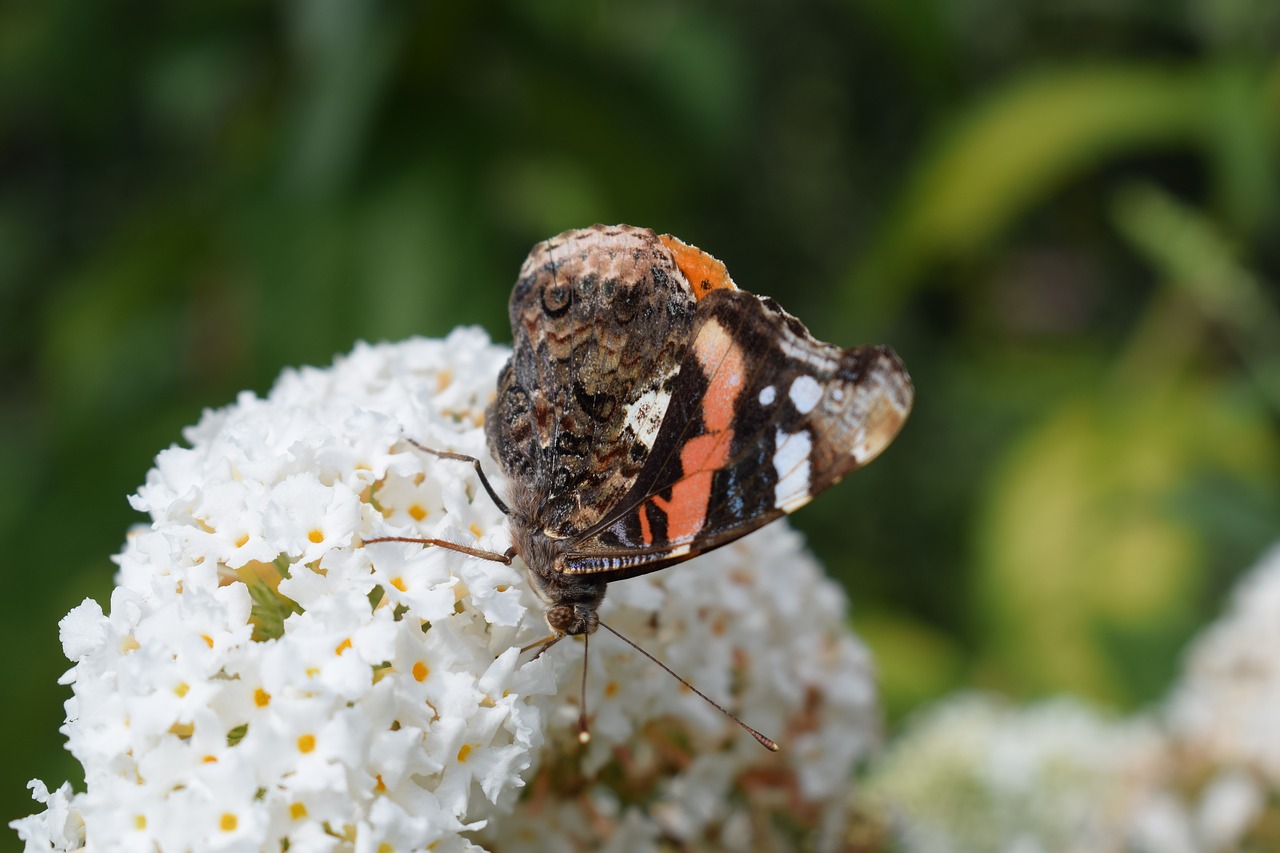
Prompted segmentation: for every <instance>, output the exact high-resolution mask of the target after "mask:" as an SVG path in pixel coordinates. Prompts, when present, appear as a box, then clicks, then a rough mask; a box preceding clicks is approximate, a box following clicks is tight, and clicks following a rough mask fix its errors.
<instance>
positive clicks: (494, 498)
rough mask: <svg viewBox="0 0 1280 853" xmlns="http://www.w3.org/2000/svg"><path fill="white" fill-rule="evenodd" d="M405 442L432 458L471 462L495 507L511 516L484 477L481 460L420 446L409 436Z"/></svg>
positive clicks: (503, 502) (462, 454)
mask: <svg viewBox="0 0 1280 853" xmlns="http://www.w3.org/2000/svg"><path fill="white" fill-rule="evenodd" d="M404 438H405V441H407V442H409V443H410V444H412V445H413V446H414V447H416V448H418V449H419V450H421V451H422V452H423V453H430V454H431V455H432V456H438V457H440V458H441V459H454V460H456V461H458V462H470V463H471V467H473V468H475V469H476V475H477V476H479V477H480V485H482V486H484V490H485V491H486V492H488V493H489V499H490V500H492V501H493V505H494V506H496V507H497V508H498V509H499V510H501V511H502V514H503V515H511V510H510V509H508V508H507V504H506V502H505V501H503V500H502V498H500V497H498V493H497V492H495V491H494V490H493V486H491V485H490V484H489V478H488V477H486V476H485V475H484V469H483V468H481V467H480V460H479V459H477V458H475V457H474V456H468V455H466V454H465V453H453V452H452V451H449V450H434V449H432V448H430V447H427V446H426V445H425V444H419V443H418V442H417V441H414V440H413V439H412V438H409V436H407V435H406V436H405V437H404Z"/></svg>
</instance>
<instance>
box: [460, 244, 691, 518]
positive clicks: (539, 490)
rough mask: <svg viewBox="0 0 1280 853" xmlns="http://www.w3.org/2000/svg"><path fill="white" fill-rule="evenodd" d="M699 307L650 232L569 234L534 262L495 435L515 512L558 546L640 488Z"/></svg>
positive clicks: (493, 410) (517, 296)
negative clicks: (638, 483) (635, 487)
mask: <svg viewBox="0 0 1280 853" xmlns="http://www.w3.org/2000/svg"><path fill="white" fill-rule="evenodd" d="M695 305H696V302H695V300H694V297H693V293H692V291H691V289H690V287H689V285H688V283H687V282H686V280H685V279H684V277H683V275H682V274H681V273H680V271H679V269H678V267H677V265H676V263H675V259H674V258H673V256H672V253H671V252H670V251H669V250H668V248H667V246H666V245H664V243H663V242H662V240H661V239H660V238H659V237H657V236H656V235H655V234H654V233H653V232H652V231H650V230H648V229H645V228H632V227H629V226H614V227H605V226H596V227H595V228H590V229H584V230H580V231H570V232H566V233H564V234H561V235H560V236H558V237H556V238H553V239H552V240H548V241H546V242H544V243H540V244H538V245H537V246H535V247H534V249H533V251H532V252H531V253H530V255H529V258H528V259H527V260H526V261H525V264H524V266H523V267H522V268H521V270H520V277H519V280H518V281H517V283H516V286H515V290H514V291H513V293H512V295H511V303H510V315H511V329H512V333H513V336H514V339H515V340H514V343H513V352H512V355H511V360H510V361H509V362H508V363H507V365H506V367H505V368H504V369H503V371H502V373H501V374H500V376H499V378H498V394H497V397H496V399H495V401H494V403H493V404H492V406H491V407H490V410H489V412H488V415H487V417H486V430H487V433H488V441H489V447H490V451H491V452H492V453H493V455H494V458H496V459H497V460H498V462H499V464H500V466H501V467H502V468H503V470H504V472H505V473H506V475H507V478H508V480H509V482H510V483H511V484H512V489H513V491H512V494H511V499H512V504H513V510H514V511H515V512H516V513H518V514H519V515H520V516H521V517H523V518H527V519H532V520H535V521H536V524H537V526H538V527H539V528H540V529H541V531H542V532H544V533H545V534H546V535H547V536H548V537H550V538H551V539H557V540H565V539H574V538H575V537H577V536H578V535H580V533H581V532H582V531H584V530H587V529H588V528H590V527H592V526H594V525H595V524H596V523H598V522H599V521H600V518H601V517H602V514H603V513H605V512H607V511H608V510H610V509H611V508H613V507H615V506H616V505H617V504H618V501H619V500H620V499H622V497H623V496H624V495H626V494H627V493H628V492H629V491H631V488H632V486H633V484H634V481H635V478H636V475H637V474H639V473H640V471H641V469H642V467H643V466H644V464H645V461H646V460H647V459H648V458H649V455H650V447H651V446H652V444H653V442H654V440H655V438H656V437H657V433H658V428H659V426H660V424H661V423H662V420H663V417H664V415H665V412H666V407H667V403H668V401H669V399H670V391H671V388H672V385H673V384H674V382H675V381H676V368H677V366H678V365H679V364H680V360H681V356H682V354H683V353H684V351H685V349H686V347H687V346H688V341H689V333H690V330H691V328H692V326H693V323H694V318H695ZM535 489H536V491H535Z"/></svg>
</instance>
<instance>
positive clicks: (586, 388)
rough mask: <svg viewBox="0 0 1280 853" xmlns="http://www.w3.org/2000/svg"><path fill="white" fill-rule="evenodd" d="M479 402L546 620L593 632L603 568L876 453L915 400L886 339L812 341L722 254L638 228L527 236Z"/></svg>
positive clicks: (672, 551) (721, 526)
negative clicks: (501, 359)
mask: <svg viewBox="0 0 1280 853" xmlns="http://www.w3.org/2000/svg"><path fill="white" fill-rule="evenodd" d="M510 318H511V327H512V333H513V337H514V342H513V348H512V355H511V359H510V360H509V361H508V363H507V364H506V366H505V367H504V368H503V370H502V373H501V374H500V376H499V380H498V392H497V396H496V398H495V400H494V402H493V403H492V404H491V406H490V407H489V410H488V412H487V413H486V422H485V429H486V432H487V438H488V443H489V448H490V451H491V453H492V454H493V456H494V458H495V459H496V460H497V461H498V464H499V465H500V467H501V468H502V470H503V472H504V473H505V474H506V476H507V481H508V484H509V488H508V498H509V501H508V504H509V514H510V527H511V534H512V544H513V551H514V552H515V553H516V554H519V555H520V556H521V557H522V558H523V559H524V561H525V563H526V565H527V566H528V567H529V571H530V574H531V576H532V578H533V581H534V586H535V589H536V590H537V592H538V594H539V595H540V596H541V597H542V598H543V600H544V602H545V603H546V604H547V605H548V609H547V622H548V624H549V625H550V627H551V629H552V631H553V632H554V634H555V635H556V636H563V635H571V636H572V635H579V634H590V633H592V632H594V631H595V630H596V627H597V625H598V623H599V620H598V617H597V615H596V611H597V609H598V607H599V606H600V603H601V602H602V601H603V599H604V595H605V590H606V588H607V585H608V584H609V583H611V582H613V581H617V580H622V579H624V578H629V577H634V576H637V575H641V574H646V573H648V572H651V571H655V570H657V569H660V568H663V567H666V566H669V565H672V564H674V563H678V562H681V561H683V560H687V559H690V558H692V557H695V556H697V555H698V554H701V553H704V552H705V551H707V550H710V549H712V548H715V547H718V546H720V545H723V544H726V543H728V542H731V541H733V540H734V539H736V538H738V537H740V536H743V535H745V534H747V533H749V532H751V531H752V530H755V529H757V528H758V527H760V526H762V525H763V524H766V523H768V522H769V521H772V520H773V519H775V518H778V517H780V516H782V515H784V514H787V513H790V512H792V511H794V510H795V509H798V508H799V507H800V506H803V505H804V504H805V503H807V502H808V501H809V500H810V499H811V498H812V497H813V496H814V495H815V494H817V493H818V492H819V491H821V490H823V489H825V488H827V487H828V486H830V485H832V484H834V483H835V482H837V481H839V480H840V479H841V478H842V477H843V476H844V475H845V474H847V473H849V472H850V471H852V470H854V469H855V468H857V467H860V466H861V465H864V464H866V463H867V462H869V461H870V460H871V459H872V458H874V457H875V456H876V455H877V454H878V453H879V452H880V451H881V450H882V449H883V448H884V447H885V446H887V445H888V443H889V442H890V441H891V440H892V439H893V437H894V436H895V435H896V434H897V432H898V430H899V429H900V428H901V425H902V423H903V421H904V420H905V419H906V417H907V414H908V412H909V411H910V407H911V401H912V395H913V391H912V387H911V382H910V379H909V377H908V376H907V373H906V370H905V369H904V368H903V366H902V363H901V362H900V361H899V360H898V358H897V356H896V355H894V353H893V352H892V350H890V349H888V348H887V347H853V348H849V349H841V348H839V347H835V346H831V345H829V344H824V343H821V342H819V341H816V340H815V339H813V338H812V337H811V336H810V335H809V333H808V331H807V329H805V327H804V326H803V325H802V324H801V323H800V321H798V320H796V319H795V318H794V317H792V316H791V315H789V314H787V313H786V312H785V311H783V310H782V309H781V308H780V307H779V306H778V305H777V303H776V302H774V301H773V300H772V299H769V298H767V297H760V296H756V295H754V294H751V293H747V292H745V291H742V290H739V289H737V287H736V286H735V285H734V283H733V281H732V279H731V278H730V277H729V275H728V273H727V271H725V268H724V266H723V265H722V264H721V263H720V262H719V261H717V260H716V259H714V258H712V257H711V256H710V255H708V254H706V253H704V252H702V251H701V250H699V249H696V248H694V247H692V246H688V245H686V244H684V243H682V242H680V241H679V240H676V239H675V238H673V237H670V236H665V235H664V236H658V235H656V234H655V233H654V232H652V231H650V230H648V229H643V228H634V227H630V226H624V225H620V226H595V227H593V228H588V229H582V230H577V231H569V232H565V233H564V234H561V235H559V236H558V237H554V238H552V239H550V240H547V241H545V242H543V243H540V244H538V245H537V246H535V247H534V249H533V250H532V252H531V253H530V255H529V257H528V259H527V260H526V261H525V263H524V265H523V267H522V268H521V271H520V276H519V279H518V281H517V283H516V286H515V288H514V290H513V292H512V296H511V303H510Z"/></svg>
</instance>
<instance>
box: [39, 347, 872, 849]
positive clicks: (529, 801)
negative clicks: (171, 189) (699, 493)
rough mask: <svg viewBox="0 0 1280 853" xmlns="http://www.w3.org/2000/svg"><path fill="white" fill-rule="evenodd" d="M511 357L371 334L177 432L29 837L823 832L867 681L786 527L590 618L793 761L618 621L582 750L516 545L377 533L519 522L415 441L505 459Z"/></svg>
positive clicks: (576, 838)
mask: <svg viewBox="0 0 1280 853" xmlns="http://www.w3.org/2000/svg"><path fill="white" fill-rule="evenodd" d="M506 357H507V351H506V350H504V349H502V348H500V347H495V346H493V345H491V344H490V343H489V342H488V339H487V338H486V337H485V336H484V334H483V333H481V332H479V331H476V330H466V329H463V330H458V331H455V332H454V333H453V334H452V335H450V336H449V337H448V339H446V340H442V341H428V340H413V341H409V342H405V343H401V344H394V345H388V344H384V345H379V346H366V345H361V346H359V347H357V349H356V350H355V351H354V352H353V353H352V354H350V355H349V356H347V357H345V358H343V359H340V360H339V361H338V362H337V363H336V364H335V366H334V367H332V368H330V369H325V370H319V369H304V370H300V371H296V372H289V373H286V374H285V375H284V376H283V377H282V378H281V379H280V381H279V382H278V383H277V385H276V387H275V388H274V389H273V390H272V392H271V394H270V395H269V396H268V397H267V398H265V399H260V398H257V397H255V396H253V395H251V394H244V395H242V396H241V397H240V398H239V399H238V400H237V401H236V403H235V404H234V405H232V406H229V407H227V408H226V409H223V410H220V411H213V412H207V413H206V414H205V416H204V417H203V418H202V420H201V422H200V424H199V425H198V426H196V427H194V428H192V429H190V430H189V431H188V432H187V433H186V439H187V441H188V442H189V444H190V447H189V448H180V447H172V448H170V449H168V450H165V451H164V452H162V453H161V454H160V455H159V457H158V459H157V462H156V467H155V469H153V470H152V471H151V472H150V474H149V475H148V477H147V482H146V485H145V486H144V487H142V488H141V489H140V490H139V493H138V495H137V496H136V497H135V498H134V499H133V503H134V506H135V507H136V508H138V509H139V510H141V511H144V512H147V513H149V514H150V516H151V520H152V524H151V525H150V527H149V528H146V529H144V530H141V531H139V532H137V533H135V534H134V535H132V536H131V537H130V539H129V540H128V542H127V545H126V547H125V549H124V551H123V553H122V554H121V555H120V556H119V557H118V558H117V562H118V564H119V573H118V577H117V587H116V589H115V590H114V592H113V594H112V596H111V603H110V612H109V614H108V613H104V612H103V610H102V608H101V607H100V606H99V605H98V604H97V603H96V602H93V601H86V602H84V603H83V604H81V605H80V606H79V607H77V608H76V609H74V610H73V611H72V612H71V613H70V614H69V615H68V616H67V617H66V618H65V619H64V620H63V622H62V625H61V628H62V642H63V647H64V650H65V652H66V654H67V656H68V657H69V658H70V659H71V661H72V662H73V663H74V666H73V667H72V669H71V670H70V671H69V672H68V673H67V675H66V677H65V678H64V683H68V684H70V685H71V686H72V690H73V696H72V698H71V699H70V700H68V702H67V722H66V724H65V726H64V728H63V732H64V734H65V735H66V737H67V741H68V748H69V749H70V750H71V752H72V753H73V754H74V755H75V756H76V758H77V759H78V760H79V761H80V762H81V763H82V764H83V766H84V770H85V777H86V789H85V790H84V791H83V792H79V793H76V792H73V791H72V789H71V787H70V786H69V785H63V786H62V787H61V788H59V789H57V790H55V791H52V792H50V791H49V790H48V789H47V788H46V787H45V785H44V784H43V783H41V782H39V781H34V782H32V789H33V793H34V795H35V798H36V799H37V800H38V801H39V802H41V803H43V804H44V806H45V809H44V811H42V812H41V813H39V814H36V815H33V816H31V817H28V818H25V819H22V820H19V821H15V822H14V823H13V826H14V828H16V829H17V830H18V832H19V834H20V835H21V837H22V838H23V839H24V840H25V842H26V845H27V850H28V851H35V850H74V849H77V848H80V847H86V848H87V849H89V850H95V851H99V850H101V851H108V850H138V851H155V850H195V849H200V850H245V851H250V850H268V849H270V850H282V849H288V850H289V851H290V853H294V851H313V850H315V851H360V853H365V851H368V853H390V851H407V850H426V849H430V850H434V851H448V850H468V849H478V848H477V847H476V844H475V841H476V840H477V839H478V840H480V841H481V843H485V844H492V845H494V846H497V847H501V848H502V849H506V850H515V849H543V848H545V849H571V847H573V846H581V847H586V848H595V847H597V846H600V845H602V844H604V843H606V842H608V843H612V844H613V845H614V848H613V849H619V850H621V849H626V850H632V849H636V850H642V849H645V844H649V845H653V844H656V843H657V840H658V839H663V838H665V839H670V838H679V839H681V840H682V841H683V842H685V843H686V846H687V847H688V849H694V848H696V847H699V846H702V843H703V842H704V841H706V842H707V843H708V844H710V845H711V846H715V845H716V844H718V845H719V846H721V847H731V846H735V843H734V840H735V839H736V840H741V841H743V843H744V844H745V845H747V846H750V845H752V844H755V846H757V847H759V846H761V845H768V844H771V843H774V842H775V841H778V839H783V840H789V841H792V842H794V843H795V844H797V845H798V844H807V843H811V842H812V843H824V841H823V839H826V841H827V842H828V843H834V841H833V839H835V838H837V837H838V836H839V833H840V832H841V829H842V826H841V824H842V821H843V817H844V812H843V808H844V806H843V803H844V802H845V801H846V800H847V790H848V784H849V777H850V775H851V772H852V767H853V764H854V763H855V762H856V761H857V760H859V759H862V758H864V757H865V756H866V755H867V752H868V749H869V747H870V744H871V743H872V741H873V739H874V732H875V719H876V716H875V701H874V700H875V697H874V691H873V688H872V685H871V680H870V676H869V674H868V673H869V664H868V661H867V656H866V653H865V651H864V650H863V648H862V647H861V646H860V645H858V644H857V643H856V641H855V640H854V639H853V638H852V636H851V635H850V634H849V633H848V631H847V629H846V628H845V627H844V624H843V620H844V607H843V598H842V596H841V594H840V593H839V591H838V590H837V589H836V588H835V587H834V586H832V585H831V584H830V583H829V582H827V581H825V580H824V579H823V578H822V577H821V575H820V573H819V571H818V569H817V567H816V566H815V564H814V563H813V561H812V559H811V558H810V557H809V556H807V554H806V553H805V552H804V551H803V549H802V547H801V545H800V543H799V540H798V537H797V536H796V535H795V534H793V533H792V532H791V531H790V530H788V529H786V528H785V526H784V525H781V524H778V525H773V526H772V529H770V530H768V531H766V532H762V533H760V534H758V535H756V536H753V537H750V538H748V539H746V540H743V541H741V542H740V543H738V544H736V545H734V546H731V547H729V548H726V549H723V550H722V551H721V552H720V553H718V554H715V555H711V556H708V557H706V558H703V559H702V560H700V561H699V562H698V564H696V565H690V566H686V567H681V568H677V569H673V570H670V571H668V572H663V573H660V574H658V575H655V576H652V577H650V578H646V579H637V580H633V581H627V582H626V583H623V584H618V585H615V586H614V587H613V588H612V589H611V590H610V594H609V598H608V600H607V602H606V607H605V608H604V609H603V610H602V614H601V615H602V616H603V618H604V620H605V621H606V622H608V623H610V624H613V625H616V627H617V628H618V629H620V630H622V631H623V632H624V633H627V634H629V635H631V636H632V637H633V638H634V639H636V640H638V641H640V642H642V643H643V644H644V645H645V646H646V647H647V648H648V649H649V650H650V651H651V652H652V653H654V654H655V655H657V656H658V657H659V658H661V659H664V660H666V661H667V662H668V663H670V664H671V665H672V666H673V667H674V668H675V669H677V670H678V671H680V672H682V673H683V674H684V675H686V676H687V677H689V678H690V679H691V680H692V681H693V682H694V683H695V684H697V685H698V686H699V687H700V688H701V689H703V690H704V691H705V692H707V693H709V694H711V695H713V696H715V697H717V698H724V699H725V700H726V702H727V704H729V705H730V706H731V707H732V708H734V709H735V710H737V711H738V712H739V713H740V714H741V715H742V716H744V717H745V718H746V719H747V720H748V721H749V722H751V723H753V724H754V725H756V726H757V727H758V728H760V729H762V730H764V731H766V732H767V733H768V734H771V735H774V736H776V737H778V739H779V740H781V741H782V742H783V748H784V750H785V751H784V752H783V754H782V755H781V756H775V755H773V754H770V753H767V752H766V751H765V750H763V749H762V748H761V747H760V746H759V745H757V744H756V743H755V742H754V741H753V740H751V739H750V738H749V737H747V736H746V735H744V734H742V733H741V732H738V731H737V730H736V729H735V728H733V727H732V725H731V724H729V723H727V722H726V721H725V720H724V719H723V718H722V717H720V716H719V715H718V714H717V713H716V712H715V711H714V710H713V709H711V708H709V707H708V706H706V705H705V704H703V703H702V702H701V700H699V699H697V697H695V696H693V695H692V694H690V693H688V692H687V691H686V690H684V689H683V688H681V687H680V685H679V684H678V683H676V682H675V681H672V680H670V679H669V678H668V676H666V675H665V674H664V673H662V672H661V671H659V670H657V669H656V668H655V667H654V666H653V665H652V664H651V663H650V662H648V661H646V660H643V659H642V658H639V656H638V655H637V654H636V653H634V652H633V651H632V650H631V649H630V648H629V647H627V646H625V645H623V644H622V643H621V641H619V640H618V639H617V638H616V637H612V636H611V635H608V634H607V633H606V632H604V631H602V632H600V633H599V634H597V635H596V636H595V637H594V638H593V642H592V645H591V659H590V667H591V672H590V682H589V694H588V697H589V699H588V701H589V712H590V715H591V719H592V730H593V735H594V740H593V741H592V743H591V745H590V747H589V748H588V750H587V751H585V752H584V751H583V750H581V749H580V748H579V747H578V745H577V742H576V739H575V738H574V735H575V734H576V730H575V729H574V726H573V723H572V720H575V719H576V717H577V705H576V703H577V701H578V700H577V690H576V688H570V687H568V685H569V684H570V683H571V682H573V679H574V678H576V674H575V671H580V664H581V660H582V657H581V654H582V647H581V643H579V642H570V641H565V642H562V643H560V644H559V645H558V646H556V647H555V648H553V649H551V650H550V651H549V652H548V653H547V654H545V655H543V656H542V657H541V658H539V659H537V660H535V661H532V662H528V661H527V658H528V657H529V656H528V655H526V656H525V660H526V662H525V663H520V662H519V661H518V657H519V646H520V645H521V644H523V643H528V642H531V641H533V640H535V639H537V638H538V637H540V636H542V635H544V634H545V633H546V627H545V623H544V622H543V616H542V608H541V606H539V604H538V603H537V601H536V599H535V598H534V596H533V595H532V593H531V592H530V591H529V588H528V584H527V582H526V578H525V576H524V573H523V570H522V569H521V567H520V563H519V562H518V561H517V563H516V564H515V565H514V566H505V565H502V564H501V563H497V562H490V561H485V560H481V559H476V558H472V557H468V556H465V555H463V554H459V553H457V552H454V551H449V550H446V549H442V548H434V547H423V546H421V545H414V544H404V543H378V544H371V545H368V546H367V547H364V546H363V545H362V543H363V542H364V540H367V539H370V538H374V537H378V536H387V535H406V536H425V537H435V538H442V539H448V540H451V541H454V542H459V543H464V544H467V545H471V546H475V547H479V548H484V549H488V550H492V551H498V552H501V551H503V550H505V549H506V548H507V547H508V545H509V544H510V539H509V536H508V532H507V530H506V520H505V518H504V517H503V516H502V514H501V513H500V512H499V511H498V509H497V508H496V507H495V506H494V505H493V503H492V502H491V501H490V500H489V499H488V497H487V495H485V494H484V492H483V490H482V489H481V488H480V487H479V484H478V480H477V478H476V476H475V474H474V472H473V471H472V469H471V467H470V466H469V465H467V464H465V463H461V462H456V461H452V460H442V459H438V458H436V457H434V456H430V455H427V454H424V453H422V452H421V451H419V450H418V449H417V448H415V447H413V446H412V444H411V443H410V442H409V441H407V440H406V438H412V439H415V440H417V441H420V442H422V443H423V444H426V445H428V446H433V447H438V448H447V449H450V450H455V451H458V452H461V453H466V454H470V455H474V456H476V457H479V458H481V459H487V458H488V454H487V450H486V448H485V442H484V436H483V430H482V429H481V424H482V418H483V410H484V406H485V404H486V403H487V402H488V399H489V398H490V397H491V396H492V394H493V387H494V380H495V377H496V375H497V372H498V368H499V367H500V365H501V364H502V362H503V361H504V360H505V359H506ZM486 468H487V469H488V470H489V471H490V472H491V473H494V469H493V468H492V467H490V466H486ZM495 485H496V486H497V487H498V488H501V487H502V486H501V483H495ZM557 670H559V672H558V673H557ZM557 675H558V676H559V677H557ZM557 682H558V684H559V687H558V686H557ZM573 683H575V684H576V682H573ZM548 733H550V734H551V736H552V737H551V738H550V739H549V740H548V739H547V734H548ZM544 741H547V743H546V745H545V748H544ZM526 782H531V783H532V784H530V785H529V787H528V788H527V789H525V791H524V796H523V799H520V794H521V791H520V789H521V788H522V787H524V786H525V784H526ZM486 822H487V823H488V825H487V826H486V825H485V824H486ZM780 827H781V828H780ZM481 832H482V833H483V834H482V835H478V833H481ZM779 833H789V834H788V835H785V837H784V836H783V835H779ZM824 833H825V834H824ZM708 839H710V840H708ZM632 842H634V845H633V843H632ZM642 842H643V843H642ZM756 842H758V844H757V843H756Z"/></svg>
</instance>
